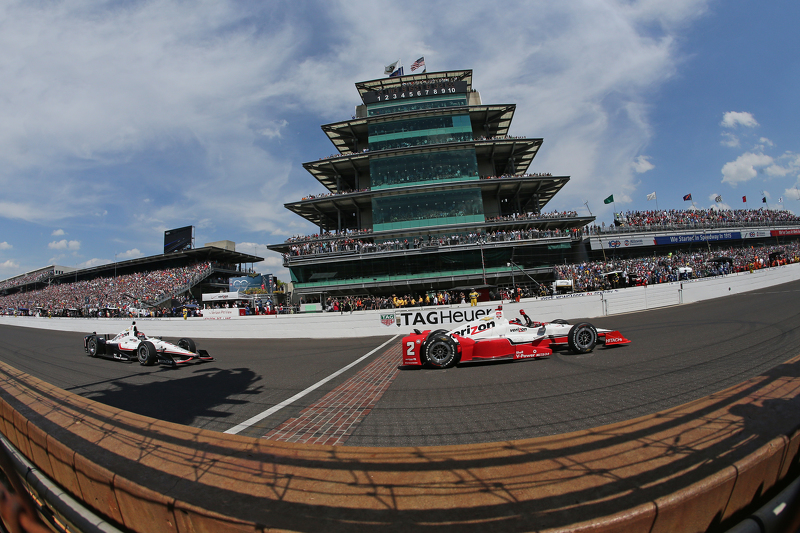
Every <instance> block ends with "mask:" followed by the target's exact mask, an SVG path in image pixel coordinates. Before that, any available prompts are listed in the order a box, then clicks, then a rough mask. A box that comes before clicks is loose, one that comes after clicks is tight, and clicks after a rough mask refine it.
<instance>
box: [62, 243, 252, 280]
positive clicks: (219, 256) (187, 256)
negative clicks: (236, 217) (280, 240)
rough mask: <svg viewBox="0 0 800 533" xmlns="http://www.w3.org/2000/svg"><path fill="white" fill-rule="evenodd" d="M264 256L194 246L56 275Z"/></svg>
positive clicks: (245, 260)
mask: <svg viewBox="0 0 800 533" xmlns="http://www.w3.org/2000/svg"><path fill="white" fill-rule="evenodd" d="M263 260H264V258H263V257H259V256H257V255H252V254H246V253H242V252H235V251H231V250H226V249H224V248H218V247H216V246H204V247H202V248H194V249H191V250H184V251H182V252H173V253H169V254H159V255H150V256H147V257H139V258H137V259H128V260H126V261H118V262H116V263H108V264H106V265H100V266H96V267H91V268H84V269H81V270H76V271H74V272H69V273H67V274H62V275H60V276H55V279H87V278H94V277H97V276H102V275H105V274H111V273H113V272H115V271H116V272H117V273H124V272H131V271H135V270H142V269H143V268H145V269H147V268H149V269H156V270H157V269H160V268H168V267H171V266H179V265H185V264H189V263H195V262H199V261H216V262H218V263H227V264H244V263H258V262H260V261H263Z"/></svg>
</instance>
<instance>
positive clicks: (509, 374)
mask: <svg viewBox="0 0 800 533" xmlns="http://www.w3.org/2000/svg"><path fill="white" fill-rule="evenodd" d="M799 299H800V281H797V282H792V283H788V284H784V285H779V286H775V287H771V288H769V289H764V290H758V291H754V292H750V293H744V294H740V295H734V296H729V297H726V298H720V299H717V300H709V301H705V302H700V303H695V304H689V305H681V306H676V307H669V308H663V309H658V310H652V311H647V312H640V313H632V314H625V315H617V316H611V317H603V318H596V319H592V320H591V322H592V323H593V324H595V325H596V326H598V327H603V328H609V329H618V330H620V331H621V332H622V333H623V334H624V335H625V336H626V337H628V338H629V339H630V340H631V341H632V343H631V344H630V345H628V346H621V347H614V348H598V349H596V350H595V351H594V352H593V353H591V354H586V355H572V354H569V353H560V354H556V355H554V356H552V357H550V358H548V359H541V360H533V361H520V362H494V363H479V364H471V365H459V366H458V367H456V368H452V369H448V370H427V369H420V370H401V371H399V372H397V373H396V376H395V377H394V381H393V382H392V383H391V385H390V386H389V388H388V390H386V392H385V393H384V394H383V396H382V397H381V398H380V400H379V401H378V402H377V404H376V405H375V407H374V408H372V409H371V411H370V412H369V414H368V415H367V416H366V417H365V418H364V419H363V421H362V422H361V423H360V424H359V425H358V426H357V427H356V428H355V430H354V432H353V433H352V435H351V436H350V437H349V439H348V440H347V442H346V445H347V446H423V445H449V444H469V443H477V442H496V441H505V440H513V439H522V438H529V437H537V436H545V435H553V434H561V433H566V432H570V431H574V430H581V429H588V428H592V427H597V426H601V425H604V424H608V423H612V422H617V421H622V420H628V419H631V418H635V417H638V416H642V415H646V414H651V413H654V412H657V411H661V410H663V409H667V408H670V407H673V406H676V405H680V404H683V403H685V402H688V401H691V400H694V399H697V398H701V397H704V396H707V395H709V394H712V393H714V392H717V391H719V390H722V389H724V388H726V387H729V386H731V385H735V384H737V383H740V382H742V381H744V380H746V379H748V378H751V377H753V376H756V375H759V374H761V373H763V372H765V371H767V370H769V369H771V368H773V367H775V366H777V365H778V364H780V363H782V362H784V361H786V360H787V359H789V358H791V357H793V356H795V355H797V354H798V353H800V348H798V346H800V305H798V301H799ZM532 318H533V319H534V320H535V319H536V317H535V316H534V317H532ZM573 322H576V321H573ZM145 332H146V331H145ZM87 333H88V332H87ZM390 338H391V337H381V338H363V339H329V340H313V339H284V340H237V339H231V340H220V339H195V340H196V341H197V345H198V347H200V348H204V349H206V350H208V352H209V353H210V354H211V355H213V356H215V357H216V361H214V362H210V363H206V364H202V365H195V366H189V367H183V368H177V369H171V368H163V367H142V366H140V365H139V364H138V363H123V362H118V361H112V360H107V359H101V358H96V359H92V358H89V357H87V356H86V355H85V353H84V350H83V334H77V333H66V332H57V331H49V330H35V329H29V328H22V327H14V326H0V360H2V361H4V362H6V363H8V364H10V365H12V366H14V367H16V368H18V369H19V370H21V371H23V372H26V373H29V374H31V375H34V376H36V377H38V378H40V379H43V380H45V381H47V382H49V383H52V384H54V385H56V386H58V387H61V388H63V389H66V390H68V391H71V392H73V393H75V394H79V395H81V396H84V397H87V398H91V399H93V400H96V401H99V402H102V403H105V404H108V405H112V406H114V407H118V408H121V409H124V410H127V411H132V412H135V413H139V414H142V415H146V416H150V417H154V418H158V419H161V420H166V421H170V422H176V423H179V424H184V425H189V426H194V427H200V428H205V429H209V430H214V431H225V430H227V429H230V428H231V427H233V426H235V425H236V424H238V423H240V422H242V421H244V420H246V419H248V418H250V417H252V416H254V415H256V414H258V413H261V412H262V411H265V410H267V409H269V408H271V407H273V406H274V405H276V404H277V403H279V402H281V401H284V400H286V399H287V398H290V397H291V396H293V395H295V394H296V393H298V392H300V391H302V390H304V389H306V388H307V387H309V386H311V385H313V384H315V383H317V382H318V381H319V380H321V379H323V378H325V377H327V376H329V375H330V374H332V373H334V372H336V371H337V370H339V369H340V368H342V367H344V366H346V365H347V364H349V363H351V362H353V361H355V360H356V359H358V358H359V357H361V356H363V355H364V354H366V353H368V352H370V351H371V350H373V349H374V348H376V347H378V346H380V345H381V344H382V343H384V342H385V341H386V340H388V339H390ZM399 341H400V338H399V337H398V338H397V339H395V340H394V341H393V343H395V342H399ZM383 351H385V349H384V350H380V351H378V352H376V354H375V355H373V356H371V357H370V358H367V359H366V360H365V361H363V362H362V363H359V364H358V365H356V366H355V367H354V368H352V369H350V370H348V371H347V372H344V373H343V374H341V375H340V376H338V377H337V378H335V379H333V380H331V381H329V382H328V383H326V384H324V385H323V386H321V387H319V388H318V389H316V390H314V391H313V392H311V393H310V394H308V395H306V396H304V397H303V398H301V399H300V400H298V401H297V402H295V403H293V404H291V405H290V406H288V407H286V408H284V409H282V410H280V411H278V412H277V413H275V414H273V415H271V416H269V417H267V418H265V419H264V420H262V421H261V422H259V423H257V424H255V425H254V426H252V427H250V428H248V429H247V430H245V431H243V432H242V433H240V434H242V435H249V436H256V437H257V436H263V435H264V434H265V433H267V432H268V431H269V430H271V429H273V428H275V427H277V426H279V425H280V424H281V423H282V422H284V421H285V420H287V419H289V418H291V417H294V416H297V415H298V413H300V412H301V411H302V409H304V408H306V407H308V406H309V405H312V404H313V403H314V402H315V401H317V400H319V399H320V398H321V397H322V396H324V395H325V394H326V393H328V392H329V391H331V390H333V389H334V388H336V387H337V386H339V385H341V384H342V383H344V382H345V381H346V380H347V379H348V378H350V377H352V376H353V375H354V374H355V373H356V372H358V370H359V369H361V368H363V367H364V366H365V365H367V364H368V363H369V362H370V360H371V359H373V358H375V357H377V356H379V355H380V353H382V352H383ZM398 364H399V361H398Z"/></svg>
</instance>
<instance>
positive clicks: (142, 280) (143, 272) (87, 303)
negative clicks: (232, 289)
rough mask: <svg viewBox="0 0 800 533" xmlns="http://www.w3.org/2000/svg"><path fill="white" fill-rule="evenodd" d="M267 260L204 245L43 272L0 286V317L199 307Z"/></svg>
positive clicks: (9, 281) (94, 314)
mask: <svg viewBox="0 0 800 533" xmlns="http://www.w3.org/2000/svg"><path fill="white" fill-rule="evenodd" d="M263 260H264V258H262V257H258V256H255V255H251V254H246V253H241V252H236V251H235V250H231V249H227V248H222V247H219V246H209V245H206V246H205V247H202V248H195V249H188V250H184V251H181V252H172V253H169V254H160V255H153V256H148V257H141V258H138V259H130V260H126V261H120V262H116V263H109V264H106V265H101V266H96V267H91V268H85V269H70V270H71V271H70V270H62V269H63V267H58V268H55V267H52V266H50V267H45V268H42V269H37V270H35V271H32V273H28V274H25V275H22V276H15V277H13V278H9V279H7V280H4V281H3V282H0V287H2V288H0V313H22V314H35V313H44V314H52V315H54V316H97V313H99V312H101V311H103V312H105V313H108V314H126V313H130V312H134V311H137V310H141V309H151V308H163V309H168V308H172V307H174V306H175V305H179V304H184V303H187V302H191V301H200V300H201V295H202V293H208V292H220V291H227V290H228V279H229V278H231V277H235V276H241V275H242V273H244V272H251V271H252V265H253V264H254V263H257V262H260V261H263ZM248 264H249V265H251V266H250V267H249V268H248Z"/></svg>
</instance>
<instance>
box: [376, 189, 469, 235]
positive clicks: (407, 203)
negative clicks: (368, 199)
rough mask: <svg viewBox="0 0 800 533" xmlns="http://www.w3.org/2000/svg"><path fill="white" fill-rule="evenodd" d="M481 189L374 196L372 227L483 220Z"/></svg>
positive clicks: (434, 224)
mask: <svg viewBox="0 0 800 533" xmlns="http://www.w3.org/2000/svg"><path fill="white" fill-rule="evenodd" d="M483 221H484V215H483V199H482V197H481V191H480V189H466V190H450V191H440V192H429V193H416V194H402V195H396V196H388V197H383V198H373V199H372V229H373V231H381V230H387V229H403V228H418V227H425V226H438V225H443V224H468V223H472V222H483Z"/></svg>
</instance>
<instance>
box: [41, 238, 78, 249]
mask: <svg viewBox="0 0 800 533" xmlns="http://www.w3.org/2000/svg"><path fill="white" fill-rule="evenodd" d="M47 247H48V248H50V249H53V250H80V249H81V241H67V239H62V240H60V241H53V242H51V243H49V244H48V245H47Z"/></svg>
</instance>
